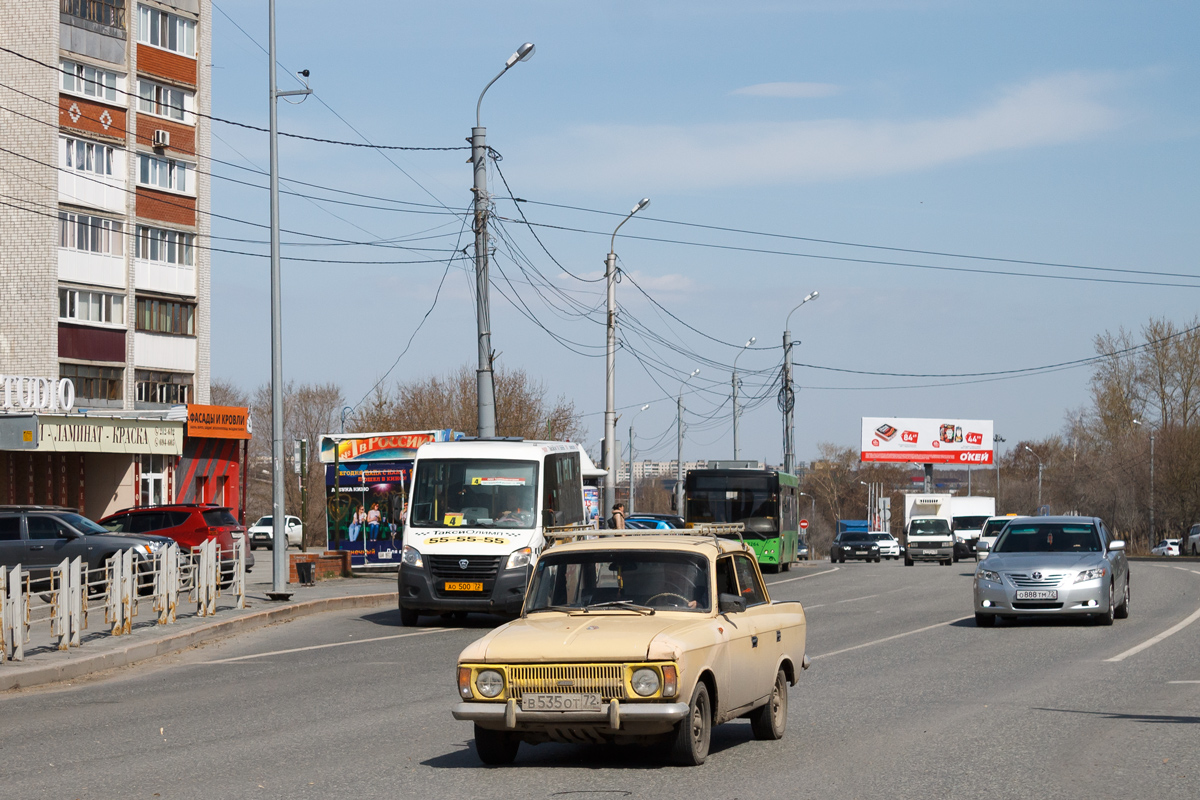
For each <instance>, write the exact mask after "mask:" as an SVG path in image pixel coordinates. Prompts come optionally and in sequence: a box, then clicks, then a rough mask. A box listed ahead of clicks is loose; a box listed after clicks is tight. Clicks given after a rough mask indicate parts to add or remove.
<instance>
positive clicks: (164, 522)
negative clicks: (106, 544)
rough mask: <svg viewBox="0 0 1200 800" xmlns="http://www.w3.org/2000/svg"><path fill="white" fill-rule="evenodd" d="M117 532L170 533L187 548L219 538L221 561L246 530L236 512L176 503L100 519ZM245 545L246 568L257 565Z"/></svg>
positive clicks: (108, 527)
mask: <svg viewBox="0 0 1200 800" xmlns="http://www.w3.org/2000/svg"><path fill="white" fill-rule="evenodd" d="M100 524H101V525H103V526H104V527H105V528H107V529H108V530H110V531H113V532H115V533H136V534H147V533H152V534H155V535H157V536H168V537H170V538H172V539H174V540H175V541H176V542H178V543H179V546H180V547H181V548H183V549H185V550H190V549H191V548H193V547H199V546H200V545H201V544H202V543H203V542H205V541H207V540H209V539H216V540H217V547H219V548H221V554H222V560H226V561H227V560H230V559H232V558H233V540H234V536H235V535H236V536H237V537H238V538H242V537H244V536H245V535H246V529H245V528H244V527H242V526H241V525H240V524H238V521H237V517H235V516H234V515H233V511H232V510H230V509H229V508H226V507H225V506H218V505H214V504H212V503H205V504H198V503H176V504H173V505H166V506H146V507H144V508H126V509H123V510H121V511H118V512H117V513H115V514H110V515H108V516H107V517H105V518H104V519H102V520H100ZM249 550H250V549H249V548H248V547H247V548H246V571H247V572H249V571H250V568H251V567H252V566H254V556H253V555H251V554H250V551H249Z"/></svg>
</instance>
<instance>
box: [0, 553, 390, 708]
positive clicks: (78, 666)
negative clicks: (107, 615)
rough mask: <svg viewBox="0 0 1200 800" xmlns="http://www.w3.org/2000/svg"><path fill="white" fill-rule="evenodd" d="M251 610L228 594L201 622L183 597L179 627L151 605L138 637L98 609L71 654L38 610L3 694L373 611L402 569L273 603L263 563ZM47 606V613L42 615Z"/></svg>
mask: <svg viewBox="0 0 1200 800" xmlns="http://www.w3.org/2000/svg"><path fill="white" fill-rule="evenodd" d="M246 584H247V585H246V608H244V609H237V608H233V607H232V603H233V602H234V600H233V598H232V597H231V596H230V595H229V594H228V593H223V594H222V595H221V597H220V598H218V603H217V613H216V614H214V615H212V616H208V617H200V616H197V615H196V604H195V603H188V602H187V600H186V596H183V597H181V599H180V602H179V606H178V611H177V613H176V621H175V622H173V623H171V624H169V625H159V624H158V621H157V614H155V613H154V612H153V611H151V610H150V603H149V602H143V603H142V607H141V610H140V614H139V616H137V617H134V620H133V626H132V630H131V632H130V633H128V634H125V635H123V636H113V635H111V634H110V633H109V626H107V625H105V624H104V611H103V609H93V611H92V612H91V617H90V620H89V624H88V627H87V629H86V630H84V632H83V637H82V638H83V644H82V645H81V646H80V647H72V648H71V649H70V650H67V651H60V650H58V649H57V648H56V645H55V641H56V640H54V639H52V638H51V636H50V624H49V622H46V621H37V620H38V619H39V618H44V617H45V606H44V604H43V603H41V602H40V601H38V600H36V598H35V602H34V603H33V604H31V607H32V610H33V611H34V617H33V619H34V623H33V626H32V627H31V629H30V641H29V642H28V643H27V644H26V645H25V660H24V661H4V662H3V663H0V692H6V691H11V690H14V689H23V688H28V687H31V686H39V685H43V684H47V683H55V682H57V681H65V680H71V679H74V678H79V677H82V676H84V675H90V674H92V673H95V672H101V671H103V670H108V669H114V668H116V667H124V666H128V665H129V664H133V663H136V662H138V661H144V660H146V659H148V658H155V657H157V656H161V655H166V654H168V653H174V652H178V651H180V650H185V649H187V648H188V647H193V646H196V645H199V644H203V643H204V642H207V641H211V640H212V639H216V638H220V637H222V636H231V635H233V634H238V633H245V632H246V631H250V630H254V629H255V628H261V627H263V626H265V625H270V624H272V623H276V622H282V621H284V620H289V619H295V618H297V617H303V616H307V615H309V614H318V613H320V612H322V611H336V610H340V609H347V608H373V607H378V606H385V607H386V606H392V607H394V606H395V605H396V602H397V599H398V595H397V592H396V577H395V571H394V570H393V571H392V572H389V573H387V574H379V575H376V574H371V575H356V576H355V577H352V578H340V579H336V580H328V581H318V582H317V583H316V585H315V586H298V585H296V584H290V585H289V586H288V591H291V592H292V599H291V600H290V601H287V602H277V601H272V600H268V599H267V592H269V591H271V565H270V563H265V564H263V563H261V562H260V566H259V567H258V568H256V569H255V570H254V571H253V572H252V573H251V574H250V575H247V576H246ZM39 608H41V609H42V611H41V613H38V609H39Z"/></svg>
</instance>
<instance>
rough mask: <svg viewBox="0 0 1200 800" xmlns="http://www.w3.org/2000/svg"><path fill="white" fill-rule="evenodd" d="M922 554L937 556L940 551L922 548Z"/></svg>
mask: <svg viewBox="0 0 1200 800" xmlns="http://www.w3.org/2000/svg"><path fill="white" fill-rule="evenodd" d="M921 555H923V556H936V555H938V551H937V550H922V551H921Z"/></svg>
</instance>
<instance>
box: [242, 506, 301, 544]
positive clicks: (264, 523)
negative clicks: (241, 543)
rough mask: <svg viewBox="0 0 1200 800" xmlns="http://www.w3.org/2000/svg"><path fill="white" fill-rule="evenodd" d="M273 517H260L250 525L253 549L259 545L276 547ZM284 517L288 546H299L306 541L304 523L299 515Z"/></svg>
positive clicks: (248, 533) (249, 535) (248, 534)
mask: <svg viewBox="0 0 1200 800" xmlns="http://www.w3.org/2000/svg"><path fill="white" fill-rule="evenodd" d="M272 519H273V517H270V516H266V517H259V518H258V522H255V523H254V524H253V525H251V526H250V529H249V530H248V531H247V532H246V533H247V536H248V537H249V539H250V549H251V550H253V549H255V548H257V547H265V548H267V549H268V550H273V549H274V548H275V528H274V522H272ZM283 519H284V522H286V523H287V524H286V525H284V527H283V530H284V534H285V535H286V537H287V546H288V547H299V546H300V543H301V542H302V541H304V523H302V522H301V521H300V518H299V517H293V516H291V515H290V514H289V515H288V516H286V517H284V518H283Z"/></svg>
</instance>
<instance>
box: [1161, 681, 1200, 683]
mask: <svg viewBox="0 0 1200 800" xmlns="http://www.w3.org/2000/svg"><path fill="white" fill-rule="evenodd" d="M1167 683H1200V681H1167Z"/></svg>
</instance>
